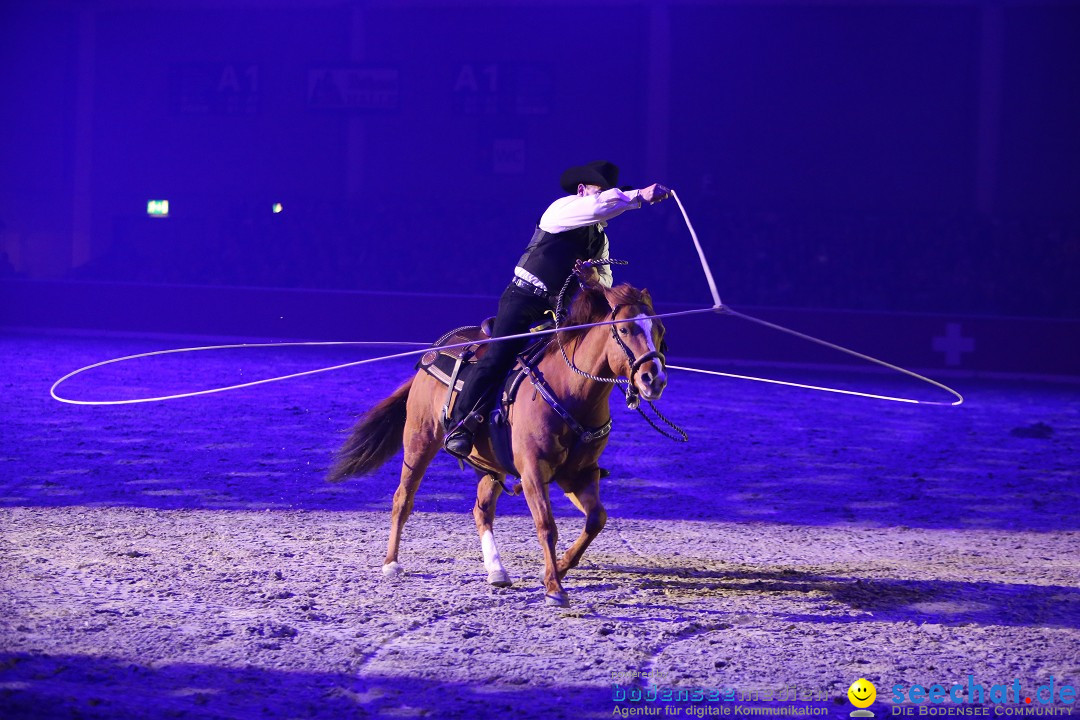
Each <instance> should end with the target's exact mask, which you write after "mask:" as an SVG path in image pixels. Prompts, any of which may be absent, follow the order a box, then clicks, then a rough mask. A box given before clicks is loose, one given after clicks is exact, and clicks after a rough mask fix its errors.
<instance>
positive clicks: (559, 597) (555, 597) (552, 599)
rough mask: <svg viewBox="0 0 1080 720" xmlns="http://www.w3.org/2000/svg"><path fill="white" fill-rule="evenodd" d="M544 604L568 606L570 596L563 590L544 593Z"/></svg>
mask: <svg viewBox="0 0 1080 720" xmlns="http://www.w3.org/2000/svg"><path fill="white" fill-rule="evenodd" d="M544 604H545V605H547V606H548V607H570V598H569V597H568V596H567V594H566V593H565V592H557V593H548V594H546V595H544Z"/></svg>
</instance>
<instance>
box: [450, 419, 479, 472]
mask: <svg viewBox="0 0 1080 720" xmlns="http://www.w3.org/2000/svg"><path fill="white" fill-rule="evenodd" d="M483 421H484V415H483V414H482V413H480V412H471V413H469V414H468V415H466V416H465V419H464V420H462V421H461V422H460V423H458V424H457V426H455V427H454V428H453V429H452V430H451V431H450V432H448V433H447V434H446V439H445V440H443V448H444V449H445V450H446V452H448V453H450V454H451V455H453V456H454V457H458V458H461V459H462V460H464V459H465V458H467V457H469V453H471V452H472V447H473V438H474V437H475V435H476V429H477V428H478V427H480V423H482V422H483Z"/></svg>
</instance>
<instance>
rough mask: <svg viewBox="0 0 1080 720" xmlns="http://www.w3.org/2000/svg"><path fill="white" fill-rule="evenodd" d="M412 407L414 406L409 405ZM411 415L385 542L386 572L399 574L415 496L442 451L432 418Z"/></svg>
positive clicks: (384, 562)
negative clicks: (400, 553)
mask: <svg viewBox="0 0 1080 720" xmlns="http://www.w3.org/2000/svg"><path fill="white" fill-rule="evenodd" d="M410 410H411V408H410ZM412 417H413V416H412V415H411V414H410V418H409V420H408V422H407V423H406V425H405V442H404V446H405V458H404V460H403V461H402V463H401V481H400V482H399V483H398V488H397V491H395V492H394V508H393V510H392V511H391V513H390V540H389V541H388V542H387V545H386V560H384V561H383V574H385V575H398V574H400V573H401V565H400V564H398V548H399V546H400V545H401V531H402V530H403V529H404V527H405V521H406V520H408V519H409V515H411V514H412V509H413V499H414V498H415V497H416V491H417V489H418V488H419V487H420V480H421V479H423V477H424V473H425V472H426V471H427V468H428V465H430V464H431V460H432V459H433V458H434V457H435V455H436V453H438V452H439V442H438V435H437V434H436V431H435V426H434V422H433V421H425V422H423V423H419V424H418V423H415V422H414V421H413V419H412Z"/></svg>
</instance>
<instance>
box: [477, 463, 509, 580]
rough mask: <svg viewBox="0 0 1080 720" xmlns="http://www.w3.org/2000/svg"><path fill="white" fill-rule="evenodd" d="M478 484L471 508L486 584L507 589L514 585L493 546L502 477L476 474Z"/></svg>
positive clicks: (496, 549) (496, 548) (497, 549)
mask: <svg viewBox="0 0 1080 720" xmlns="http://www.w3.org/2000/svg"><path fill="white" fill-rule="evenodd" d="M476 474H477V476H479V478H480V482H479V483H478V484H477V486H476V505H474V506H473V519H474V520H476V532H477V533H478V534H479V535H480V547H481V548H482V549H483V551H484V569H485V570H487V574H488V582H489V583H491V584H492V585H494V586H495V587H509V586H510V585H512V584H513V583H514V581H513V580H512V579H510V573H508V572H506V568H504V567H503V564H502V559H501V558H499V548H498V547H496V546H495V533H494V528H493V527H492V526H493V525H494V523H495V503H496V502H498V500H499V495H501V494H502V481H503V477H504V476H503V475H495V474H493V473H482V472H479V471H478V472H477V473H476Z"/></svg>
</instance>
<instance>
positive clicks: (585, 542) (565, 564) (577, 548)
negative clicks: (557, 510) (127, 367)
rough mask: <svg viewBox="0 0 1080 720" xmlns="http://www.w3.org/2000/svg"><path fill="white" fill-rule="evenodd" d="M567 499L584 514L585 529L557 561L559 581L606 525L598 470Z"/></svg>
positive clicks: (575, 565)
mask: <svg viewBox="0 0 1080 720" xmlns="http://www.w3.org/2000/svg"><path fill="white" fill-rule="evenodd" d="M567 497H569V498H570V501H571V502H573V503H574V505H576V506H577V508H578V510H581V512H583V513H585V529H584V530H582V532H581V535H579V536H578V539H577V540H575V541H574V544H573V545H571V546H570V547H569V548H568V549H567V551H566V553H565V554H563V556H562V558H560V559H559V564H558V566H557V568H556V569H557V572H558V575H559V579H560V580H562V579H563V578H564V577H565V576H566V573H567V571H568V570H570V568H573V567H577V564H578V562H579V561H580V560H581V556H582V555H584V554H585V549H586V548H587V547H589V543H591V542H592V541H593V539H595V538H596V536H597V535H599V534H600V531H601V530H603V529H604V525H605V524H606V523H607V511H606V510H604V506H603V504H601V502H600V471H599V470H594V471H593V478H592V480H591V481H590V482H589V483H587V484H586V485H585V487H584V488H582V489H580V490H578V491H576V492H571V493H567Z"/></svg>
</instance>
